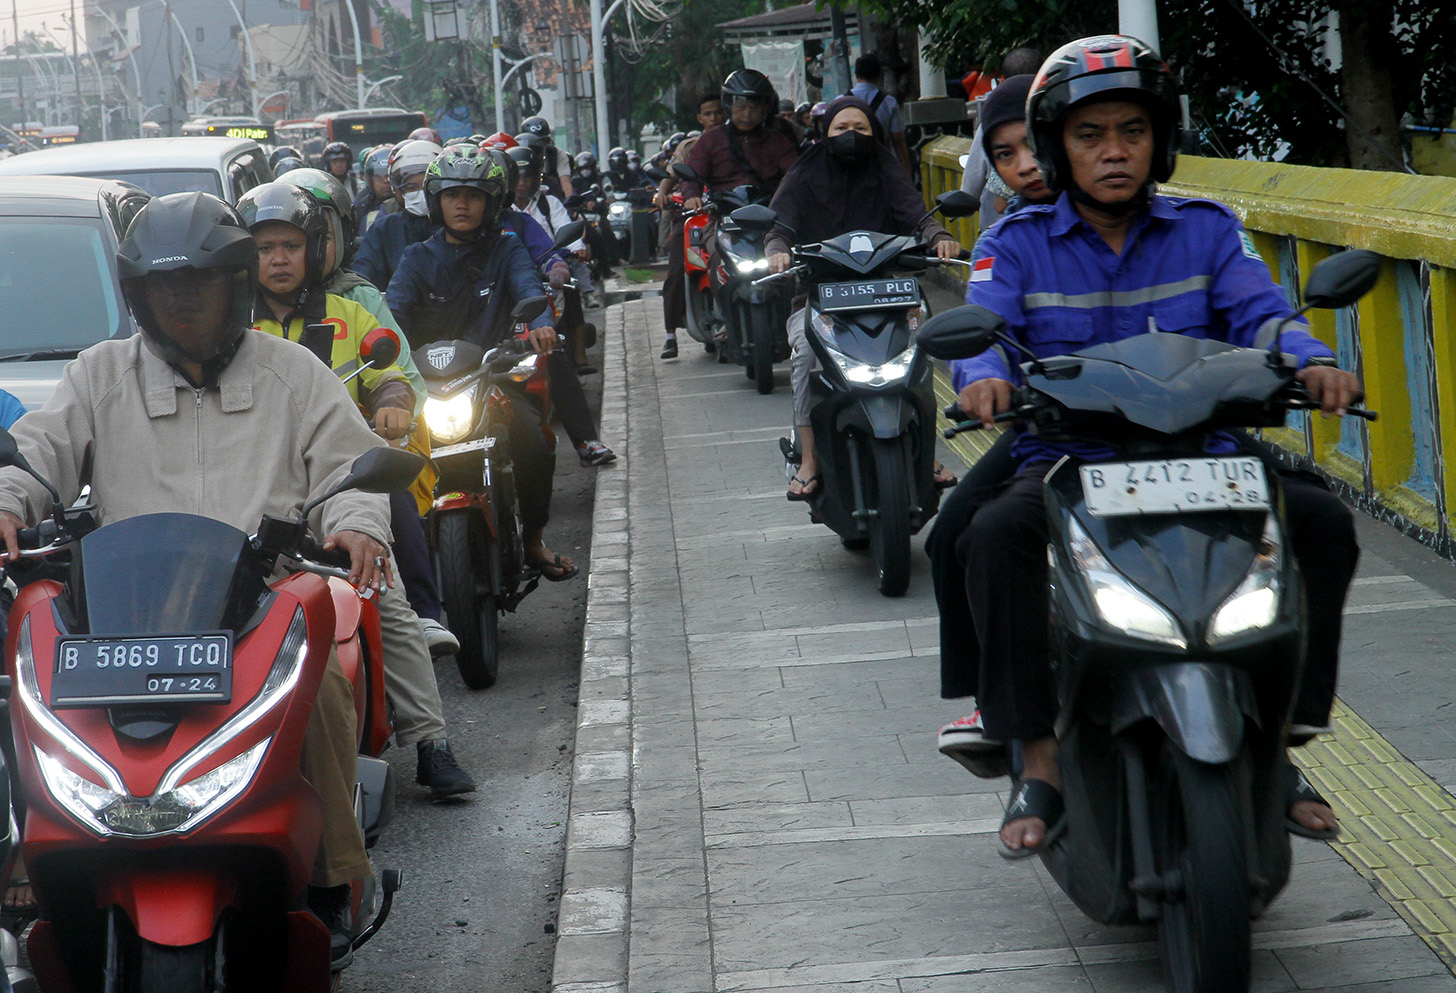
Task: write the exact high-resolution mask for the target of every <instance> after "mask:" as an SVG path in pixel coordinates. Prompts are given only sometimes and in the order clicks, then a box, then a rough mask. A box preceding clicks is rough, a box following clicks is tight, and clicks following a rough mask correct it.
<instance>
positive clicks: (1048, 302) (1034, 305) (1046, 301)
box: [1021, 276, 1212, 311]
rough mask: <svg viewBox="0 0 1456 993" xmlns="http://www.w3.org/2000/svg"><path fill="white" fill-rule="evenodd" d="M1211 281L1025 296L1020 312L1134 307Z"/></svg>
mask: <svg viewBox="0 0 1456 993" xmlns="http://www.w3.org/2000/svg"><path fill="white" fill-rule="evenodd" d="M1211 282H1212V280H1211V279H1210V278H1209V277H1208V276H1189V277H1188V278H1187V279H1182V280H1179V281H1178V282H1176V283H1160V284H1158V285H1156V286H1145V287H1143V288H1142V289H1140V290H1112V291H1106V290H1104V291H1103V292H1101V293H1073V294H1066V293H1028V294H1027V295H1026V298H1025V300H1024V301H1023V302H1022V305H1021V309H1022V310H1023V311H1031V310H1041V309H1042V308H1043V307H1070V308H1072V309H1073V310H1095V309H1096V308H1098V307H1136V306H1137V305H1138V304H1144V303H1154V302H1155V301H1158V300H1167V299H1168V298H1170V297H1176V296H1182V295H1183V294H1184V293H1192V292H1194V291H1195V290H1206V289H1208V287H1209V284H1210V283H1211Z"/></svg>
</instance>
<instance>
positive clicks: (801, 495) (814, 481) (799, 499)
mask: <svg viewBox="0 0 1456 993" xmlns="http://www.w3.org/2000/svg"><path fill="white" fill-rule="evenodd" d="M789 482H791V483H798V484H799V485H800V486H802V487H804V488H803V489H802V490H800V491H799V492H797V493H795V492H794V491H793V490H789V492H788V493H786V494H784V495H785V496H787V497H788V498H789V500H790V501H792V502H793V503H803V502H804V501H805V500H812V499H814V498H815V497H816V496H818V495H819V477H818V476H810V477H809V478H808V479H800V478H799V477H798V476H791V477H790V478H789ZM811 486H812V487H814V488H813V489H812V490H811V489H809V487H811Z"/></svg>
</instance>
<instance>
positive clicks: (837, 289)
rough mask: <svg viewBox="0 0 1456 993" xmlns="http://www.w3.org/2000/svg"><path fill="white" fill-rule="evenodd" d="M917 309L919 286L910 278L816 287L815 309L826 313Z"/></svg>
mask: <svg viewBox="0 0 1456 993" xmlns="http://www.w3.org/2000/svg"><path fill="white" fill-rule="evenodd" d="M918 306H920V282H919V280H916V279H914V278H911V277H905V278H901V279H864V280H859V281H856V282H853V283H820V284H819V309H820V310H823V311H826V312H833V311H839V310H879V309H880V308H882V307H918Z"/></svg>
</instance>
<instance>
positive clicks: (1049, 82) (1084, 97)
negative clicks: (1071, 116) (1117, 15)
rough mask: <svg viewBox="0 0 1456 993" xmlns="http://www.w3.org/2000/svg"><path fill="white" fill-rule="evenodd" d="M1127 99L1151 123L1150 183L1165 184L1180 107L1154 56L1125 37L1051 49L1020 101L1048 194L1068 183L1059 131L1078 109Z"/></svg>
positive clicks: (1179, 129) (1178, 133) (1172, 79)
mask: <svg viewBox="0 0 1456 993" xmlns="http://www.w3.org/2000/svg"><path fill="white" fill-rule="evenodd" d="M1100 100H1133V101H1136V102H1138V103H1140V104H1142V105H1143V106H1144V107H1146V108H1147V110H1148V113H1149V115H1151V117H1152V123H1153V169H1152V177H1151V178H1152V180H1153V181H1154V182H1158V183H1162V182H1166V181H1167V179H1168V177H1169V176H1171V175H1173V166H1174V165H1175V164H1176V163H1177V161H1178V145H1179V144H1180V142H1181V140H1182V136H1183V103H1182V101H1181V99H1180V97H1179V88H1178V79H1177V77H1176V76H1174V75H1173V71H1172V70H1171V69H1169V68H1168V65H1167V63H1165V62H1164V61H1163V60H1162V58H1160V57H1159V55H1158V53H1157V52H1155V51H1153V50H1152V49H1151V48H1150V47H1148V46H1147V45H1145V44H1144V43H1143V42H1141V41H1138V40H1137V39H1136V38H1130V37H1128V36H1126V35H1115V34H1113V35H1097V36H1096V37H1093V38H1081V39H1079V40H1077V41H1074V42H1070V43H1069V44H1066V45H1063V46H1062V47H1061V48H1059V49H1057V50H1056V51H1055V52H1053V53H1052V54H1051V55H1050V56H1048V57H1047V60H1046V61H1045V62H1043V63H1042V66H1041V71H1040V72H1038V73H1037V74H1036V79H1035V80H1034V81H1033V82H1032V84H1031V95H1030V96H1029V97H1027V99H1026V122H1027V125H1028V133H1027V137H1028V139H1029V140H1030V143H1031V150H1032V154H1033V155H1035V156H1036V163H1037V165H1038V166H1039V167H1040V168H1041V174H1042V178H1043V179H1044V180H1045V181H1046V184H1047V186H1049V187H1051V188H1052V189H1054V190H1062V189H1066V187H1067V184H1068V183H1069V182H1070V180H1071V169H1070V166H1069V164H1068V162H1067V150H1066V146H1065V145H1064V144H1063V141H1062V127H1063V125H1064V124H1065V123H1066V120H1067V114H1068V113H1069V112H1070V111H1071V110H1072V108H1073V107H1076V106H1078V105H1080V104H1084V103H1091V102H1094V101H1100Z"/></svg>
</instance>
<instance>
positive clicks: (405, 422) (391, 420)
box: [374, 407, 412, 441]
mask: <svg viewBox="0 0 1456 993" xmlns="http://www.w3.org/2000/svg"><path fill="white" fill-rule="evenodd" d="M411 424H412V419H411V417H410V412H409V411H408V410H404V409H402V408H400V407H380V408H379V409H378V410H376V411H375V412H374V433H375V434H377V435H379V437H381V438H384V439H387V440H389V441H394V440H395V439H396V438H403V437H404V436H405V435H407V434H409V433H410V425H411Z"/></svg>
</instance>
